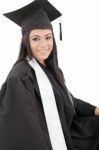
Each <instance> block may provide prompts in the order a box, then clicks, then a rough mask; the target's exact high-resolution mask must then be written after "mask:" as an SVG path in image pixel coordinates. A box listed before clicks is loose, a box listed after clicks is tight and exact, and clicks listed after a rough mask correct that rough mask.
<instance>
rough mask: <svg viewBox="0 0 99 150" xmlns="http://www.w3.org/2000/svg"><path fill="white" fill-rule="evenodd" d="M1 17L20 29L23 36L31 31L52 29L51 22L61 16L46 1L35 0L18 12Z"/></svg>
mask: <svg viewBox="0 0 99 150" xmlns="http://www.w3.org/2000/svg"><path fill="white" fill-rule="evenodd" d="M3 15H4V16H6V17H7V18H9V19H10V20H12V21H13V22H15V23H16V24H17V25H19V26H20V27H22V34H23V35H24V34H25V33H26V32H28V31H30V30H33V29H44V28H51V29H52V25H51V21H54V20H55V19H57V18H58V17H60V16H61V15H62V14H61V13H60V12H59V11H58V10H57V9H56V8H55V7H54V6H53V5H52V4H51V3H50V2H49V1H48V0H35V1H33V2H31V3H30V4H28V5H26V6H24V7H22V8H20V9H18V10H15V11H12V12H9V13H5V14H3Z"/></svg>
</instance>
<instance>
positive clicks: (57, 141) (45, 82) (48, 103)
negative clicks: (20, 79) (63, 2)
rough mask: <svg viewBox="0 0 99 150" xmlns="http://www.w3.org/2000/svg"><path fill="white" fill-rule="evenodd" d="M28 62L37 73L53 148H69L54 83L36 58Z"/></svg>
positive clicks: (62, 149)
mask: <svg viewBox="0 0 99 150" xmlns="http://www.w3.org/2000/svg"><path fill="white" fill-rule="evenodd" d="M28 63H29V64H30V66H31V67H32V68H33V69H34V71H35V74H36V78H37V82H38V86H39V90H40V94H41V99H42V104H43V109H44V114H45V118H46V123H47V127H48V132H49V137H50V141H51V145H52V148H53V150H67V146H66V142H65V138H64V135H63V130H62V126H61V122H60V118H59V114H58V110H57V105H56V101H55V96H54V92H53V89H52V85H51V83H50V81H49V79H48V77H47V75H46V74H45V72H44V71H43V69H42V68H41V66H40V65H39V64H38V62H37V61H36V60H35V59H34V58H33V59H32V60H29V61H28Z"/></svg>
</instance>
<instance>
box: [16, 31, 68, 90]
mask: <svg viewBox="0 0 99 150" xmlns="http://www.w3.org/2000/svg"><path fill="white" fill-rule="evenodd" d="M27 56H28V57H29V59H32V57H33V55H32V52H31V48H30V44H29V32H27V33H25V35H24V36H23V38H22V41H21V47H20V52H19V56H18V59H17V61H16V63H15V64H14V65H16V64H17V63H19V62H21V61H25V60H26V57H27ZM45 63H46V65H47V66H48V67H49V69H50V71H51V72H52V73H53V75H54V76H55V78H56V79H57V81H58V83H59V84H60V85H61V86H62V88H63V89H64V90H65V92H66V87H65V85H64V76H63V74H62V71H61V69H60V68H59V65H58V57H57V46H56V42H55V38H54V34H53V50H52V52H51V54H50V55H49V57H48V58H47V59H46V60H45Z"/></svg>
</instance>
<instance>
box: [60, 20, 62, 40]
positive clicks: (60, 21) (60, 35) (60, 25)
mask: <svg viewBox="0 0 99 150" xmlns="http://www.w3.org/2000/svg"><path fill="white" fill-rule="evenodd" d="M59 32H60V33H59V37H60V41H62V23H61V17H60V23H59Z"/></svg>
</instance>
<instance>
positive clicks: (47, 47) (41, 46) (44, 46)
mask: <svg viewBox="0 0 99 150" xmlns="http://www.w3.org/2000/svg"><path fill="white" fill-rule="evenodd" d="M29 42H30V48H31V51H32V55H33V57H34V58H35V59H36V60H37V61H39V62H40V63H41V64H43V65H45V60H46V59H47V58H48V57H49V55H50V53H51V52H52V49H53V35H52V31H51V30H50V29H35V30H32V31H31V32H30V35H29Z"/></svg>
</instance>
